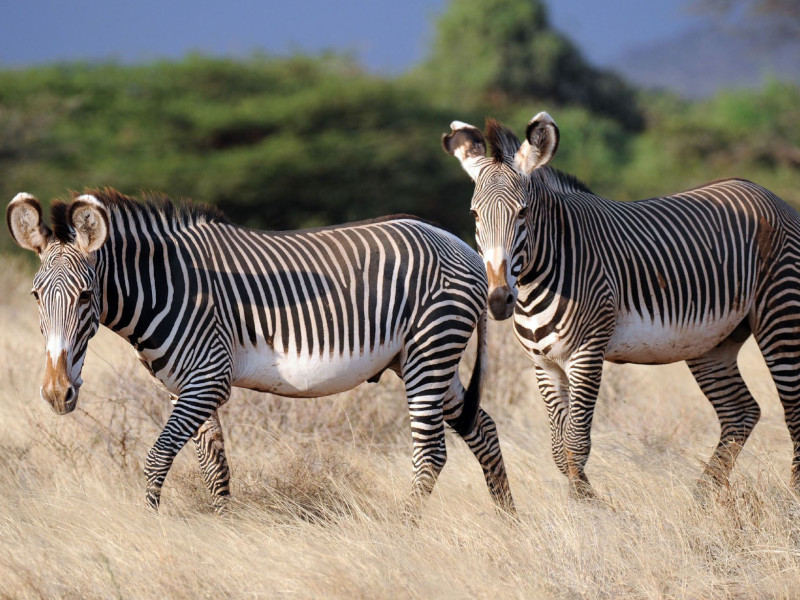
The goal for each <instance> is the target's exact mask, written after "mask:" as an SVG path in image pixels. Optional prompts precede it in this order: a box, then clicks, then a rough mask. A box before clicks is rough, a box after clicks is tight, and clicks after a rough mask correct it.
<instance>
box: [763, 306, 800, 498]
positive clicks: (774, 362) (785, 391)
mask: <svg viewBox="0 0 800 600" xmlns="http://www.w3.org/2000/svg"><path fill="white" fill-rule="evenodd" d="M798 302H800V298H797V297H796V296H795V297H794V298H793V299H791V300H790V299H789V298H786V297H785V296H784V297H783V298H782V302H781V309H779V310H775V311H771V312H770V313H768V314H766V315H761V317H762V318H761V322H762V323H764V324H765V326H764V327H762V328H760V329H756V331H755V332H754V333H755V336H756V341H757V342H758V346H759V348H761V354H762V355H763V356H764V360H765V361H766V363H767V367H769V371H770V374H771V375H772V379H773V381H774V382H775V387H776V388H777V389H778V395H779V396H780V399H781V404H783V414H784V418H785V419H786V426H787V428H788V429H789V435H790V436H791V439H792V448H793V455H792V470H791V480H790V481H791V486H792V489H793V490H794V491H795V493H797V494H800V368H799V367H800V333H798V332H800V314H799V313H798V312H797V309H796V307H797V305H798Z"/></svg>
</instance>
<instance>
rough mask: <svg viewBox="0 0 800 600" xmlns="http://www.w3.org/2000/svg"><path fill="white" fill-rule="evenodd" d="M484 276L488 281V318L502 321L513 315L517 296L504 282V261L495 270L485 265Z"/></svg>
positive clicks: (489, 265)
mask: <svg viewBox="0 0 800 600" xmlns="http://www.w3.org/2000/svg"><path fill="white" fill-rule="evenodd" d="M486 275H487V277H488V279H489V316H490V317H492V318H493V319H495V320H496V321H503V320H504V319H507V318H508V317H510V316H511V315H512V314H513V313H514V304H515V303H516V301H517V295H516V294H515V293H514V291H513V290H512V289H511V287H510V286H509V285H508V281H507V280H506V261H505V259H504V260H503V261H501V262H500V264H499V265H498V266H497V267H496V268H495V267H493V265H491V264H489V263H487V265H486Z"/></svg>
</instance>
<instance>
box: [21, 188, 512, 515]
mask: <svg viewBox="0 0 800 600" xmlns="http://www.w3.org/2000/svg"><path fill="white" fill-rule="evenodd" d="M54 206H55V207H54V210H53V221H54V223H53V231H52V232H51V231H50V230H49V229H48V228H47V226H45V225H44V224H43V223H42V222H41V209H39V208H38V203H37V202H36V201H35V199H33V198H32V197H30V196H27V195H20V196H18V197H17V198H15V200H14V201H12V203H11V205H10V206H9V211H8V219H9V226H10V228H11V231H12V235H14V237H15V239H16V240H17V241H18V242H19V243H20V244H21V245H23V246H24V247H28V248H31V249H34V250H36V251H37V252H39V254H40V257H41V258H42V268H41V269H40V271H39V273H37V275H36V279H35V282H34V288H35V289H37V290H38V293H39V295H40V298H42V302H41V303H40V314H41V315H43V317H42V319H43V322H44V320H45V319H53V320H56V321H65V320H68V319H69V318H71V316H70V315H71V314H73V313H74V312H75V311H76V310H77V309H78V307H80V306H81V305H80V303H79V302H77V300H76V298H77V289H78V288H81V289H85V288H86V289H90V290H91V293H92V298H93V301H92V307H94V308H93V310H92V311H86V314H88V317H87V316H86V314H84V316H83V319H84V321H85V322H86V323H87V325H86V327H88V328H87V329H86V331H87V332H88V335H85V336H84V337H85V339H86V340H87V341H88V337H90V336H91V334H93V333H94V331H95V330H96V328H97V325H98V323H102V324H103V325H106V326H107V327H109V328H110V329H112V330H113V331H115V332H117V333H118V334H119V335H121V336H122V337H124V338H125V339H127V340H128V341H129V342H130V343H131V344H132V345H133V346H134V348H135V349H136V352H137V354H138V356H139V358H140V360H141V361H142V363H143V364H145V366H146V367H147V368H148V370H149V371H150V372H151V373H152V374H153V375H154V376H155V377H156V378H157V379H159V380H160V381H161V382H162V383H163V384H164V386H165V387H166V388H167V389H168V390H169V391H170V393H171V394H173V397H174V409H173V412H172V415H171V416H170V418H169V420H168V422H167V424H166V426H165V428H164V430H163V431H162V433H161V435H160V436H159V438H158V440H157V441H156V443H155V445H154V446H153V448H152V450H151V451H150V453H149V455H148V458H147V462H146V466H145V473H146V477H147V499H148V501H149V503H150V504H151V505H152V506H154V507H157V506H158V502H159V498H160V492H161V487H162V485H163V482H164V478H165V477H166V474H167V472H168V470H169V468H170V466H171V464H172V461H173V459H174V457H175V455H176V454H177V453H178V451H179V450H180V449H181V448H182V447H183V445H184V444H185V443H186V441H187V440H188V439H189V438H190V437H193V438H194V439H195V442H196V447H197V453H198V457H199V459H200V463H201V467H202V469H203V474H204V478H205V480H206V483H207V485H208V487H209V489H210V490H211V492H212V494H213V495H214V498H215V505H217V506H218V507H221V506H223V504H224V499H225V497H226V496H227V495H228V493H229V472H228V467H227V462H226V460H225V452H224V441H223V438H222V430H221V428H220V425H219V421H218V417H217V412H216V411H217V408H218V407H219V406H220V405H222V404H223V403H224V402H226V401H227V399H228V397H229V394H230V389H231V387H232V386H239V387H245V388H250V389H255V390H260V391H269V392H273V393H276V394H280V395H285V396H292V397H316V396H324V395H328V394H333V393H337V392H341V391H345V390H348V389H350V388H352V387H354V386H356V385H358V384H359V383H361V382H363V381H366V380H377V377H378V376H379V375H380V374H381V373H382V372H383V371H384V370H386V369H391V370H393V371H395V372H396V373H397V374H398V375H399V376H400V377H401V378H402V379H403V381H404V383H405V388H406V394H407V397H408V406H409V414H410V420H411V431H412V439H413V446H414V449H413V464H414V486H413V490H414V492H413V494H412V498H413V502H414V503H416V502H417V500H418V499H419V497H421V496H423V495H425V494H427V493H429V492H430V491H431V489H432V488H433V485H434V483H435V481H436V478H437V476H438V474H439V472H440V471H441V469H442V467H443V466H444V463H445V459H446V450H445V443H444V423H445V422H447V423H448V424H450V425H452V426H453V428H454V429H455V430H456V431H457V432H458V433H459V434H460V435H461V436H462V437H463V438H464V440H465V441H466V442H467V444H468V445H469V447H470V449H471V450H472V451H473V453H474V454H475V456H476V457H477V458H478V460H479V461H480V463H481V466H482V467H483V470H484V473H485V475H486V481H487V484H488V485H489V489H490V491H491V493H492V495H493V497H494V499H495V501H496V502H497V504H498V505H499V506H500V507H502V508H503V509H504V510H508V511H513V502H512V499H511V495H510V492H509V488H508V481H507V478H506V473H505V468H504V466H503V460H502V455H501V453H500V446H499V443H498V438H497V432H496V429H495V426H494V423H493V421H492V419H491V417H489V415H488V414H487V413H486V412H485V411H484V410H483V409H481V408H480V406H479V395H480V386H481V383H482V378H483V371H484V369H485V360H486V359H485V345H486V341H485V299H486V275H485V271H484V269H483V265H482V262H481V260H480V257H479V256H478V255H477V254H476V253H475V252H474V251H473V250H471V249H470V248H469V247H468V246H467V245H466V244H464V243H463V242H462V241H461V240H459V239H457V238H456V237H454V236H452V235H450V234H448V233H446V232H444V231H442V230H441V229H438V228H436V227H434V226H432V225H430V224H428V223H425V222H423V221H420V220H417V219H414V218H411V217H404V216H400V217H393V218H385V219H381V220H376V221H369V222H362V223H352V224H348V225H342V226H335V227H327V228H321V229H315V230H305V231H296V232H272V233H267V232H260V231H254V230H250V229H245V228H243V227H238V226H236V225H234V224H231V223H229V222H227V221H226V220H225V219H224V217H222V216H221V215H220V214H219V213H217V212H215V211H212V210H207V209H198V208H196V207H190V206H182V207H180V208H178V207H175V206H174V205H173V204H172V203H171V202H169V201H167V200H165V199H157V198H156V199H154V198H150V199H147V200H146V201H144V202H139V201H134V200H131V199H129V198H127V197H124V196H122V195H120V194H118V193H117V192H114V191H112V190H103V191H93V192H90V193H88V194H85V195H82V196H80V197H78V198H76V199H75V200H74V201H72V202H71V203H67V204H63V203H57V204H56V205H54ZM37 212H38V215H39V223H38V224H36V223H35V221H36V214H35V213H37ZM81 217H83V221H82V222H79V221H76V219H78V220H79V219H80V218H81ZM86 222H90V223H95V224H97V225H101V226H103V227H104V228H105V230H106V231H105V234H103V233H102V232H92V231H89V229H90V228H89V227H86V226H84V227H83V231H85V232H88V233H87V235H88V236H90V237H91V236H94V238H95V239H96V240H99V238H100V237H102V240H99V241H96V242H95V245H94V246H93V247H91V248H87V246H86V244H83V245H82V234H81V231H82V230H81V223H84V224H85V223H86ZM37 232H38V235H39V236H40V237H41V238H42V239H39V238H38V237H37ZM87 282H88V283H87ZM59 286H61V287H67V288H69V287H70V286H71V287H72V288H73V289H74V291H71V292H68V293H67V294H62V296H61V297H62V298H66V299H67V301H66V302H65V303H64V306H62V307H60V308H58V309H57V310H56V309H55V308H54V307H53V306H51V305H50V303H48V302H47V301H46V299H47V298H49V297H50V294H51V290H53V289H56V288H58V287H59ZM476 325H477V327H478V341H479V350H478V358H477V360H476V365H475V368H474V371H473V376H472V378H471V381H470V383H469V386H468V389H466V390H465V389H464V387H463V386H462V384H461V381H460V379H459V377H458V375H457V369H458V364H459V362H460V360H461V357H462V355H463V352H464V349H465V348H466V345H467V342H468V341H469V338H470V336H471V334H472V331H473V330H474V329H475V328H476ZM75 339H81V340H82V339H84V338H83V337H81V338H75ZM48 343H49V342H48ZM71 344H72V338H71V337H69V336H67V337H65V339H64V340H63V344H62V346H64V347H68V348H71ZM70 351H71V352H72V354H70V355H69V356H68V357H67V358H68V359H69V361H68V362H69V364H75V362H74V361H76V360H80V362H82V360H83V353H85V344H84V346H83V347H82V348H81V351H80V352H79V353H76V352H75V351H73V350H70ZM77 354H80V356H77ZM54 360H55V358H54ZM77 372H78V374H79V372H80V368H79V367H78V368H77ZM67 384H69V385H70V386H71V387H72V388H73V389H74V396H75V399H77V388H78V387H79V384H76V379H75V378H74V377H72V378H71V379H70V380H69V382H67V383H66V384H65V385H67ZM73 407H74V406H73ZM65 412H68V411H65Z"/></svg>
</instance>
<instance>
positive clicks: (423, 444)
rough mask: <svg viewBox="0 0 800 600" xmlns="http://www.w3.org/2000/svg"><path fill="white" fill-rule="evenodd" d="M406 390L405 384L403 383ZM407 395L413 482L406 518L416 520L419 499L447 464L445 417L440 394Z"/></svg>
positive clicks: (420, 500)
mask: <svg viewBox="0 0 800 600" xmlns="http://www.w3.org/2000/svg"><path fill="white" fill-rule="evenodd" d="M406 389H407V390H408V384H406ZM407 393H408V412H409V415H410V418H411V440H412V445H413V451H412V455H411V460H412V463H413V466H414V479H413V483H412V489H411V497H410V499H409V502H408V504H407V505H406V509H405V515H406V518H407V519H408V520H409V521H412V522H413V521H415V520H416V518H417V515H418V514H419V510H420V506H421V502H422V499H423V498H424V497H427V496H429V495H430V493H431V492H432V491H433V486H434V485H435V484H436V480H437V479H438V478H439V473H441V472H442V469H443V468H444V464H445V462H446V461H447V448H446V447H445V441H444V417H443V412H442V396H441V395H435V394H433V395H413V394H412V393H411V392H410V391H407Z"/></svg>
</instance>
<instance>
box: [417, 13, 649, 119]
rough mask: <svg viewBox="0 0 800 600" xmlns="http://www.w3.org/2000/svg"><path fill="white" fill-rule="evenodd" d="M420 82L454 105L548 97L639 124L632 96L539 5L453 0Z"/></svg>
mask: <svg viewBox="0 0 800 600" xmlns="http://www.w3.org/2000/svg"><path fill="white" fill-rule="evenodd" d="M417 77H418V78H419V79H420V80H422V81H424V82H425V83H426V85H428V86H430V87H431V88H432V89H434V90H436V91H437V92H438V93H440V94H441V95H442V96H443V97H444V98H445V99H446V100H447V101H449V102H456V101H457V102H459V103H463V102H467V103H470V102H472V103H478V104H480V103H489V104H491V105H493V106H495V107H496V106H503V105H504V104H508V103H514V104H519V103H522V102H531V101H536V100H539V101H542V100H545V99H546V100H547V101H550V102H556V103H558V104H568V105H575V106H581V107H584V108H585V109H587V110H589V111H591V112H594V113H597V114H599V115H603V116H605V117H610V118H612V119H615V120H617V121H619V122H620V123H622V124H623V125H624V126H625V127H627V128H630V129H638V128H639V127H641V125H642V120H641V114H640V112H639V109H638V107H637V106H636V99H635V96H634V94H633V91H632V90H631V89H630V88H629V87H628V86H627V84H625V83H624V82H623V81H622V79H620V78H619V77H618V76H616V75H614V74H613V73H610V72H607V71H603V70H600V69H596V68H594V67H592V66H591V65H589V64H588V63H587V62H586V60H585V59H584V58H583V56H582V55H581V53H580V51H579V50H578V48H577V47H576V46H575V44H574V43H573V42H571V41H570V40H569V39H567V38H566V37H565V36H564V35H563V34H561V33H559V32H557V31H555V30H554V29H552V27H551V26H550V24H549V19H548V16H547V10H546V7H545V5H544V3H543V2H542V1H541V0H513V1H509V0H454V1H453V2H451V3H450V5H449V7H448V9H447V11H446V12H445V13H444V14H443V15H442V17H441V18H440V19H439V21H438V23H437V30H436V38H435V40H434V44H433V48H432V52H431V56H430V58H429V59H428V60H427V61H426V62H425V63H424V64H423V65H422V66H421V67H420V69H419V70H418V73H417Z"/></svg>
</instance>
